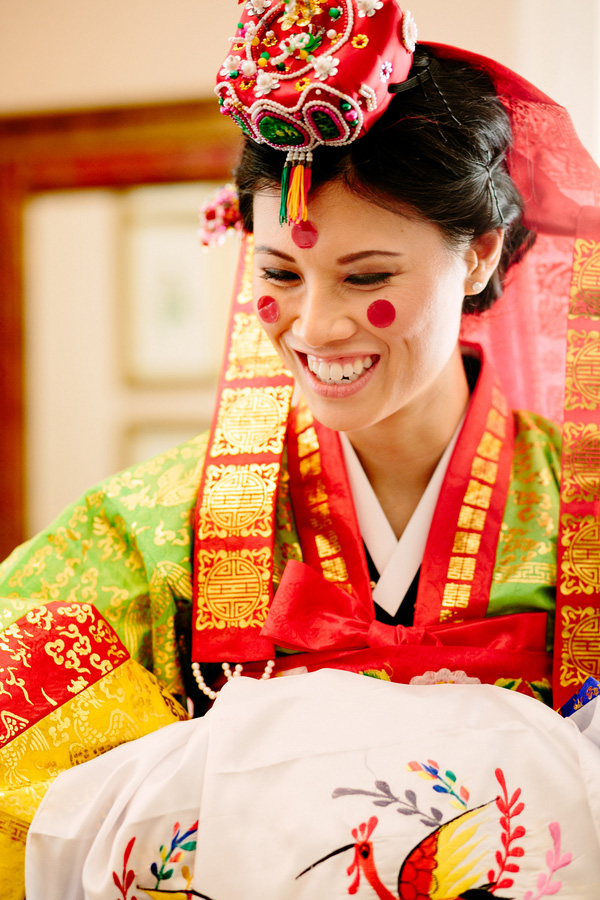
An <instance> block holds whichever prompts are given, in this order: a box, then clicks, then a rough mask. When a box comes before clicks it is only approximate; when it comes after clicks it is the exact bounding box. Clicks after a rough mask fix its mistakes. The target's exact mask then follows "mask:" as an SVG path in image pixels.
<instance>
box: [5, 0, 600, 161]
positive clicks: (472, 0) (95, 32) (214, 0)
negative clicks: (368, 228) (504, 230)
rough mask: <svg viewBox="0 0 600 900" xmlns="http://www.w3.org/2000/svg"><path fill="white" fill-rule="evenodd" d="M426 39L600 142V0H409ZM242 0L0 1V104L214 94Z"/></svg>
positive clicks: (21, 106) (12, 108) (594, 145)
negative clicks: (488, 60)
mask: <svg viewBox="0 0 600 900" xmlns="http://www.w3.org/2000/svg"><path fill="white" fill-rule="evenodd" d="M407 2H408V5H409V6H410V8H411V10H412V12H413V15H414V16H415V18H416V20H417V23H418V25H419V29H420V34H421V36H422V38H423V39H425V40H430V41H434V40H435V41H440V42H444V43H453V44H456V45H458V46H463V47H466V48H469V49H473V50H477V51H478V52H480V53H483V54H486V55H490V56H493V57H495V58H497V59H499V60H501V61H502V62H504V63H506V64H507V65H508V66H511V67H513V68H516V69H517V70H518V71H520V72H522V74H523V75H525V76H526V77H528V78H529V79H530V80H531V81H534V82H535V83H537V84H538V85H539V86H540V87H541V88H542V89H543V90H545V91H546V92H547V93H549V94H550V95H551V96H553V97H555V98H556V99H557V100H559V101H560V102H562V103H564V104H565V105H567V106H569V108H570V109H571V110H572V112H573V115H574V118H575V121H576V124H577V127H578V129H579V131H580V132H581V134H582V136H583V138H584V142H585V143H586V144H587V145H588V146H589V147H590V149H593V150H597V149H598V146H599V145H600V139H599V138H600V135H599V132H600V116H599V108H600V99H599V97H600V92H599V89H598V82H599V81H600V72H599V70H598V66H599V63H598V58H599V56H600V54H599V52H598V51H599V44H600V0H572V2H571V3H570V4H569V3H565V2H564V0H501V2H492V0H407ZM237 9H238V4H237V0H83V2H82V0H0V114H2V113H9V112H17V111H24V110H38V109H51V108H70V107H79V106H94V105H106V104H114V103H134V102H146V101H153V100H166V99H184V98H191V97H198V96H206V95H208V94H210V92H211V89H212V84H213V78H214V72H215V69H216V66H217V65H218V64H219V63H220V62H221V59H222V57H223V56H224V55H225V51H226V49H227V43H226V38H227V36H228V34H229V33H230V30H231V26H232V25H233V24H234V22H235V17H236V10H237Z"/></svg>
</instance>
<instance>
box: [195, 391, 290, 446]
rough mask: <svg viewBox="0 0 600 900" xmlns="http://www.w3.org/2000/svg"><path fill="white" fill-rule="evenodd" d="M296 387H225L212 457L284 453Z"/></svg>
mask: <svg viewBox="0 0 600 900" xmlns="http://www.w3.org/2000/svg"><path fill="white" fill-rule="evenodd" d="M292 391H293V387H292V386H291V385H284V386H280V387H264V388H240V389H238V390H231V389H225V390H224V391H223V392H222V395H221V405H220V408H219V413H218V419H217V426H216V429H215V435H214V439H213V443H212V447H211V449H210V455H211V457H212V458H216V457H218V456H236V455H239V454H240V453H252V454H257V453H276V454H281V453H282V451H283V444H284V441H285V429H284V428H281V425H282V423H283V422H285V421H286V418H287V412H288V409H289V403H290V399H291V396H292Z"/></svg>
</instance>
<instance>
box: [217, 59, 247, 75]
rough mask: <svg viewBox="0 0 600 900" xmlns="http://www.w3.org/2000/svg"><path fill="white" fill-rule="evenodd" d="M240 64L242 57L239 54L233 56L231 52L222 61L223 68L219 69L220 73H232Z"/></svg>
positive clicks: (237, 70)
mask: <svg viewBox="0 0 600 900" xmlns="http://www.w3.org/2000/svg"><path fill="white" fill-rule="evenodd" d="M241 64H242V59H241V57H240V56H234V55H233V54H231V55H230V56H228V57H226V59H225V60H224V62H223V68H222V69H221V71H220V73H219V74H220V75H232V74H233V73H234V72H239V69H240V66H241Z"/></svg>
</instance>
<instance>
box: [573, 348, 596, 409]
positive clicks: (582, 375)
mask: <svg viewBox="0 0 600 900" xmlns="http://www.w3.org/2000/svg"><path fill="white" fill-rule="evenodd" d="M565 387H566V396H565V409H566V410H573V409H588V410H597V409H598V408H599V407H600V333H599V332H598V331H573V330H569V331H568V332H567V374H566V384H565Z"/></svg>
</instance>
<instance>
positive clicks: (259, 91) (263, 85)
mask: <svg viewBox="0 0 600 900" xmlns="http://www.w3.org/2000/svg"><path fill="white" fill-rule="evenodd" d="M278 87H279V82H278V80H277V79H276V78H275V76H274V75H270V74H269V72H259V73H258V76H257V78H256V92H255V93H256V96H257V97H266V95H267V94H270V93H271V91H276V90H277V88H278Z"/></svg>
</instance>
